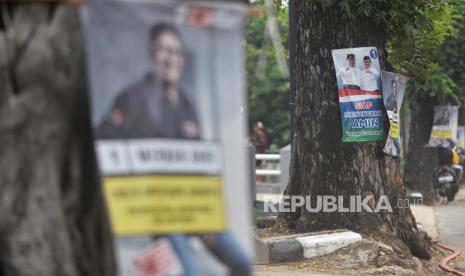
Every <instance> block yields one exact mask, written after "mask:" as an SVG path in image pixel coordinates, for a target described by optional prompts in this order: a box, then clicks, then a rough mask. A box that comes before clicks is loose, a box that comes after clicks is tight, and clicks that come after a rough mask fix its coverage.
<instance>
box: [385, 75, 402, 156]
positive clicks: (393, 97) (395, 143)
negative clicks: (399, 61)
mask: <svg viewBox="0 0 465 276" xmlns="http://www.w3.org/2000/svg"><path fill="white" fill-rule="evenodd" d="M381 80H382V88H383V102H384V106H385V107H386V112H387V114H388V118H389V133H388V136H387V138H386V144H385V146H384V148H383V152H384V153H386V154H388V155H391V156H395V157H397V156H400V149H401V147H400V141H401V139H400V107H401V106H402V100H403V98H404V94H405V87H406V86H407V81H408V78H407V77H405V76H402V75H399V74H396V73H392V72H386V71H382V72H381Z"/></svg>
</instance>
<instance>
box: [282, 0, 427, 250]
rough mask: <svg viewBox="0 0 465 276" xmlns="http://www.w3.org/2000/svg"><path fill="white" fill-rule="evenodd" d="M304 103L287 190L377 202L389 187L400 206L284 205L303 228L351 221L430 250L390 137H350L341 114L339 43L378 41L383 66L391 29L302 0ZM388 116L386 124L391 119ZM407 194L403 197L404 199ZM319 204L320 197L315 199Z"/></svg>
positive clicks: (300, 86) (298, 79)
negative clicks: (389, 152)
mask: <svg viewBox="0 0 465 276" xmlns="http://www.w3.org/2000/svg"><path fill="white" fill-rule="evenodd" d="M294 4H295V5H296V6H295V14H296V15H295V18H291V19H290V20H296V30H295V32H296V38H295V41H296V44H295V45H291V46H292V47H295V49H294V51H295V53H296V54H295V57H291V58H295V60H294V62H295V75H294V78H295V83H296V98H295V102H296V106H295V111H294V120H293V129H294V133H293V148H292V160H291V166H290V182H289V185H288V188H287V189H286V191H285V195H309V196H310V197H311V201H312V202H316V196H318V195H320V196H321V195H336V196H343V197H344V199H345V200H346V201H347V200H348V199H349V197H350V196H357V195H361V196H362V198H364V197H365V196H369V197H371V205H372V206H373V205H376V204H377V200H378V199H379V197H380V196H381V195H387V196H388V197H389V201H390V203H391V206H392V208H393V211H392V212H381V213H368V212H360V213H359V212H352V213H347V212H344V213H342V212H330V213H325V212H318V213H313V212H308V211H307V210H306V208H304V207H303V208H299V209H297V211H296V212H294V213H292V212H291V213H281V214H280V217H282V218H284V219H285V220H286V221H287V223H288V226H289V227H290V228H293V229H295V230H296V231H299V232H303V231H317V230H323V229H335V228H348V229H352V230H355V231H359V232H362V233H378V234H382V235H388V234H391V235H395V236H397V237H399V238H401V239H402V240H403V241H404V242H405V243H406V244H407V245H408V246H409V247H410V249H411V251H412V253H413V254H414V255H416V256H419V257H422V258H429V257H430V254H429V251H428V249H427V246H426V242H425V241H424V240H423V239H422V237H421V236H420V234H419V233H418V230H417V228H416V223H415V218H414V217H413V215H412V213H411V211H410V208H409V207H408V206H407V207H406V208H398V207H397V206H398V202H400V201H401V202H403V201H402V200H403V199H405V198H406V193H405V189H404V186H403V183H402V180H401V178H400V172H399V163H398V160H396V159H394V158H392V157H389V156H386V155H384V154H383V153H382V148H383V146H384V142H385V141H380V142H364V143H342V139H341V137H342V131H341V120H340V111H339V103H338V93H337V88H336V77H335V70H334V66H333V62H332V57H331V49H340V48H350V47H363V46H376V47H377V48H378V51H379V57H380V62H381V66H382V67H384V65H385V61H386V54H385V51H384V45H385V42H386V36H387V34H386V32H385V29H384V28H383V26H381V25H377V24H375V22H374V20H373V19H372V18H366V17H365V18H363V17H357V18H356V19H353V20H349V19H347V18H344V16H343V14H342V12H341V11H340V10H339V8H338V7H331V8H323V7H322V6H321V4H320V3H319V1H295V2H294ZM386 117H387V116H385V125H388V123H387V118H386ZM399 200H400V201H399ZM312 206H314V204H313V203H312Z"/></svg>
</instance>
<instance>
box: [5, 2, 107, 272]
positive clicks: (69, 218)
mask: <svg viewBox="0 0 465 276" xmlns="http://www.w3.org/2000/svg"><path fill="white" fill-rule="evenodd" d="M0 8H1V10H0V11H1V14H0V114H1V116H0V133H1V134H0V144H1V145H2V146H1V147H0V191H1V193H0V194H1V197H0V212H1V215H0V231H1V235H0V245H1V248H2V250H1V252H0V275H30V276H42V275H43V276H52V275H57V276H67V275H76V276H77V275H115V270H114V259H113V252H112V245H111V244H112V240H111V235H110V231H109V226H108V223H107V217H106V211H105V208H104V202H103V197H102V192H101V186H100V182H99V177H98V173H97V171H96V164H95V158H94V152H93V147H92V144H93V142H92V136H91V132H90V131H91V128H90V120H89V118H88V103H87V99H86V97H87V93H86V81H85V79H86V75H85V70H84V62H83V61H84V55H83V43H82V37H81V35H82V34H81V31H80V27H79V20H78V14H77V8H76V7H73V6H70V5H68V4H45V3H42V4H31V3H29V4H11V3H10V4H6V3H3V4H0Z"/></svg>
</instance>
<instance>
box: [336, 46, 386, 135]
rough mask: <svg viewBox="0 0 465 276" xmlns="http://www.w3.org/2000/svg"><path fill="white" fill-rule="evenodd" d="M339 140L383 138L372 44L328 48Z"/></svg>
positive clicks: (380, 97)
mask: <svg viewBox="0 0 465 276" xmlns="http://www.w3.org/2000/svg"><path fill="white" fill-rule="evenodd" d="M332 56H333V62H334V68H335V70H336V78H337V88H338V93H339V106H340V111H341V122H342V141H343V142H364V141H380V140H382V139H384V124H383V112H382V110H383V95H382V92H381V89H380V84H381V76H380V65H379V60H378V51H377V50H376V48H375V47H363V48H348V49H338V50H332Z"/></svg>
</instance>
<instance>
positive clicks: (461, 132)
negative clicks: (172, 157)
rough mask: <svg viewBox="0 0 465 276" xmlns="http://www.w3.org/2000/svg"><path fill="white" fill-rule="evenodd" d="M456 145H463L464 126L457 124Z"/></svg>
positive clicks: (464, 145)
mask: <svg viewBox="0 0 465 276" xmlns="http://www.w3.org/2000/svg"><path fill="white" fill-rule="evenodd" d="M456 145H457V147H459V148H463V147H465V126H458V127H457V141H456Z"/></svg>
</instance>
